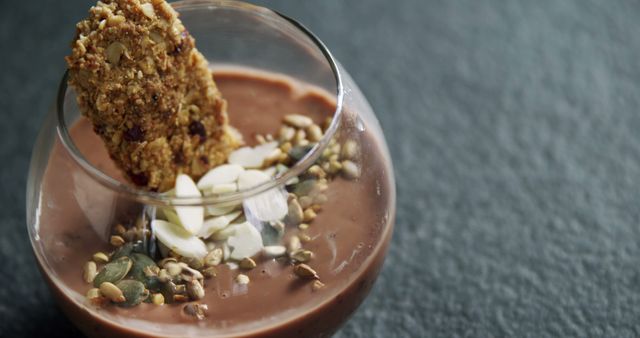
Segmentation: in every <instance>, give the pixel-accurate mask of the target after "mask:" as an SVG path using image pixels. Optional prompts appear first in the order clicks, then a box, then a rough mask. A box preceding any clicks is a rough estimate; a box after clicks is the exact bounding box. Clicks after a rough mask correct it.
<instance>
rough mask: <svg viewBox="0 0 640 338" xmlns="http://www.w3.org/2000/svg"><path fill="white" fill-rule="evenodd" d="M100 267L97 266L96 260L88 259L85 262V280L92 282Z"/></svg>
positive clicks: (83, 272) (83, 274) (83, 273)
mask: <svg viewBox="0 0 640 338" xmlns="http://www.w3.org/2000/svg"><path fill="white" fill-rule="evenodd" d="M97 269H98V267H97V266H96V262H94V261H88V262H86V263H85V264H84V269H83V271H82V278H83V279H84V281H85V282H87V283H91V282H93V280H94V279H95V278H96V274H97Z"/></svg>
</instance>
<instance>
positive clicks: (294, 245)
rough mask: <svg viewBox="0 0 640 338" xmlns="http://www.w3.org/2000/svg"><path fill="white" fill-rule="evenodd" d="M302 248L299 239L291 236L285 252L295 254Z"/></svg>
mask: <svg viewBox="0 0 640 338" xmlns="http://www.w3.org/2000/svg"><path fill="white" fill-rule="evenodd" d="M301 248H302V243H300V238H299V237H298V236H291V237H290V238H289V243H287V251H289V252H296V251H298V250H300V249H301Z"/></svg>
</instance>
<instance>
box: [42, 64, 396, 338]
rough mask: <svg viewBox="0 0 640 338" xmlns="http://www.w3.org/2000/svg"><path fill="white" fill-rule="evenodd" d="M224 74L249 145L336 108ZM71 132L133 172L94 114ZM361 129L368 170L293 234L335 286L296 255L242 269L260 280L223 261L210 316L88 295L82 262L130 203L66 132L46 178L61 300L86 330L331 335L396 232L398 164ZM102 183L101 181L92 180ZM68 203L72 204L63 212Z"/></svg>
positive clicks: (239, 74)
mask: <svg viewBox="0 0 640 338" xmlns="http://www.w3.org/2000/svg"><path fill="white" fill-rule="evenodd" d="M214 74H215V81H216V83H217V85H218V87H219V89H220V91H221V92H222V94H223V96H224V98H225V99H226V100H227V101H228V110H229V118H230V124H231V125H232V126H234V127H235V128H237V129H238V131H240V133H241V134H242V135H243V138H244V140H245V143H247V144H249V145H255V144H256V141H255V136H256V135H258V134H260V135H267V134H274V135H275V134H276V133H277V132H278V129H279V128H280V127H281V125H282V122H281V121H282V119H283V117H284V116H285V115H287V114H302V115H306V116H308V117H311V118H312V119H313V120H314V121H315V122H316V123H317V124H322V123H323V121H325V119H326V118H327V117H330V116H331V115H332V114H334V110H335V101H334V99H333V96H331V95H330V94H329V93H326V92H324V91H322V90H320V89H318V88H315V87H313V86H310V85H305V84H303V83H300V82H296V81H293V80H291V79H289V78H287V77H284V76H279V75H274V74H268V73H261V72H254V71H250V70H246V69H241V68H221V69H217V70H215V71H214ZM70 135H71V137H72V139H73V141H74V143H75V145H76V147H77V148H78V150H79V151H80V152H81V153H82V154H83V156H84V157H85V158H86V159H87V160H88V162H90V163H91V164H92V165H93V166H95V167H96V168H99V169H100V170H101V171H102V172H104V173H105V174H107V175H109V176H111V177H113V178H116V179H118V180H120V181H122V182H125V180H124V178H123V176H122V174H121V173H120V171H119V170H118V169H117V167H116V166H115V164H114V163H113V161H112V160H111V159H110V158H109V156H108V154H107V151H106V148H105V146H104V144H103V143H102V141H101V140H100V138H99V137H98V136H97V135H96V134H95V133H94V132H93V130H92V127H91V124H90V123H89V122H88V121H87V120H85V119H83V118H81V119H80V120H78V121H77V122H75V124H74V125H73V126H71V128H70ZM336 137H337V138H347V137H355V138H357V139H358V143H359V146H360V159H359V163H360V168H361V170H360V174H359V177H358V178H357V179H355V180H354V179H345V178H344V177H343V176H340V175H338V176H336V178H335V179H333V180H331V181H329V183H328V185H329V188H328V189H327V191H326V196H327V201H326V202H325V203H324V204H323V205H322V209H321V210H320V211H318V212H317V216H316V217H315V219H313V221H312V222H310V226H309V227H308V228H305V229H298V228H293V229H287V232H286V234H285V238H284V239H283V240H284V241H286V240H287V237H290V236H296V235H300V236H302V235H304V237H305V238H307V239H308V241H307V242H305V243H304V247H305V249H308V250H310V251H312V252H313V254H314V256H313V259H312V260H311V262H310V263H309V264H310V265H312V266H313V268H314V269H315V271H316V272H317V274H318V275H319V276H320V278H321V281H322V283H323V284H324V287H322V288H320V289H316V288H313V287H312V284H313V282H310V281H306V280H302V279H300V278H297V277H296V275H295V274H294V272H293V268H294V267H293V265H291V264H283V263H282V262H279V261H278V260H276V259H259V260H256V262H257V266H256V267H255V268H253V269H251V270H248V271H245V270H242V273H243V274H245V275H246V276H248V277H249V279H250V280H251V282H250V283H249V284H246V285H242V284H238V283H236V280H235V278H236V276H237V274H238V270H237V269H235V268H234V267H233V266H229V265H225V264H222V265H220V266H219V267H218V268H217V275H216V276H215V277H213V278H210V279H207V280H205V282H204V289H205V291H206V295H205V296H204V298H203V299H201V300H200V303H202V304H206V305H207V306H208V311H207V315H206V317H205V318H204V319H203V320H196V319H194V318H193V317H191V316H187V315H185V314H184V313H183V312H182V311H181V307H182V305H183V304H164V305H160V306H158V305H155V304H150V303H141V304H139V305H137V306H135V307H129V308H127V307H120V306H115V305H113V304H108V305H105V306H96V305H94V304H91V303H90V302H89V301H87V299H86V298H85V293H86V292H87V290H88V289H89V288H90V287H91V286H89V285H88V284H87V283H86V282H85V281H84V280H83V278H82V266H83V264H84V263H85V262H86V261H87V260H90V259H91V257H92V255H93V254H94V253H95V252H96V251H105V252H107V251H109V250H110V245H109V234H110V233H111V231H112V230H111V228H112V227H113V224H110V223H109V221H110V220H113V219H115V218H118V217H119V216H114V215H120V214H126V213H127V212H128V209H129V201H127V200H126V198H122V197H119V196H118V195H117V193H116V192H110V191H109V188H107V187H105V186H101V185H99V184H98V183H95V182H93V183H89V182H88V181H91V180H93V179H92V178H91V176H89V175H88V174H87V173H86V171H85V170H84V169H82V168H81V167H80V166H79V165H78V164H77V162H76V160H75V159H74V158H72V156H71V155H70V154H69V152H68V150H67V149H66V148H65V147H64V146H63V145H62V144H61V143H59V142H57V143H56V144H55V145H54V146H53V151H52V154H51V157H50V159H49V163H48V166H47V170H46V172H45V175H44V177H43V183H42V187H41V189H42V198H41V201H40V214H39V218H38V220H39V222H38V225H37V226H36V231H37V241H38V242H39V244H40V247H38V245H37V244H36V250H42V252H43V255H42V257H43V258H41V260H40V264H41V268H42V270H43V271H44V275H45V276H46V278H47V279H48V281H49V282H50V285H51V287H52V290H53V291H54V293H55V295H56V297H57V298H58V299H59V303H60V305H61V307H62V309H63V310H64V311H65V312H66V313H67V315H68V316H69V317H70V318H71V320H72V321H73V322H74V323H75V324H76V325H77V326H78V327H79V328H80V329H81V330H82V331H83V332H84V333H85V334H87V335H89V336H92V337H116V336H118V337H121V336H137V337H152V336H154V337H155V336H216V337H223V336H224V337H227V336H234V337H235V336H242V337H324V336H330V335H331V334H332V333H333V332H334V331H335V330H336V329H337V328H338V327H339V326H340V324H342V323H343V322H344V321H345V320H346V319H347V318H348V316H349V315H350V314H351V313H352V312H353V311H354V310H355V309H356V307H357V306H358V305H359V304H360V303H361V301H362V300H363V299H364V297H365V296H366V294H367V293H368V291H369V289H370V288H371V286H372V284H373V282H374V280H375V278H376V276H377V274H378V272H379V269H380V267H381V265H382V262H383V259H384V255H385V252H386V249H387V245H388V243H389V240H390V237H391V230H392V227H393V220H394V217H395V215H394V213H395V206H394V203H395V195H394V194H395V192H394V187H393V183H392V179H391V178H390V177H389V175H390V173H391V169H390V166H389V163H387V161H388V160H387V158H386V155H385V153H384V150H383V149H382V148H381V146H380V142H379V141H378V140H377V139H376V138H375V136H374V134H373V133H372V132H370V131H368V128H367V126H366V125H365V126H364V131H358V133H357V135H347V133H346V132H344V133H340V132H339V133H338V134H337V136H336ZM88 186H90V187H92V191H86V190H83V187H88ZM62 210H64V211H65V212H62Z"/></svg>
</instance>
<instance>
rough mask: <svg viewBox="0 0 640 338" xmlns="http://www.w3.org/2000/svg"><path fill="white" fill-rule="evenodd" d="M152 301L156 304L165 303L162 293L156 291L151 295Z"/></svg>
mask: <svg viewBox="0 0 640 338" xmlns="http://www.w3.org/2000/svg"><path fill="white" fill-rule="evenodd" d="M151 303H153V304H155V305H163V304H164V296H163V295H162V294H161V293H154V294H152V295H151Z"/></svg>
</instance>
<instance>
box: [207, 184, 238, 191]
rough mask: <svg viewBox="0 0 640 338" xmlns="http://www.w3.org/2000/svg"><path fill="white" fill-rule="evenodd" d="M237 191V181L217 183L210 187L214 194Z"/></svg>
mask: <svg viewBox="0 0 640 338" xmlns="http://www.w3.org/2000/svg"><path fill="white" fill-rule="evenodd" d="M235 191H238V184H236V183H221V184H216V185H214V186H212V187H211V188H210V189H209V192H210V193H212V194H226V193H230V192H235Z"/></svg>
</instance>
